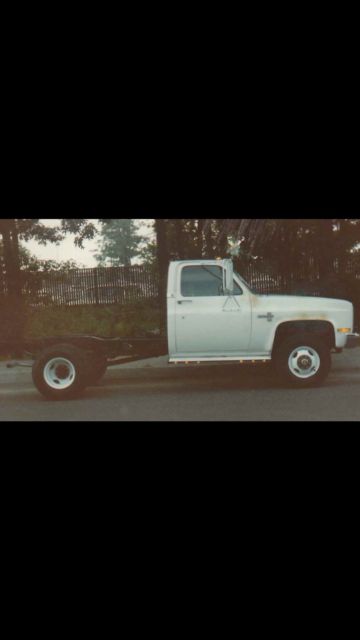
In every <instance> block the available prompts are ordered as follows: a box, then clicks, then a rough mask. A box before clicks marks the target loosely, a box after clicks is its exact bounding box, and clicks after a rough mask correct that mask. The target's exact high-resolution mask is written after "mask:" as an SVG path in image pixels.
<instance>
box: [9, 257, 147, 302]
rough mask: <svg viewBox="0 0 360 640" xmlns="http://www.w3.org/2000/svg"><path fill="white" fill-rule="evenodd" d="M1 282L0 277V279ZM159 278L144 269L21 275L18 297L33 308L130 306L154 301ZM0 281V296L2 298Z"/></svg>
mask: <svg viewBox="0 0 360 640" xmlns="http://www.w3.org/2000/svg"><path fill="white" fill-rule="evenodd" d="M0 280H1V278H0ZM158 282H159V278H158V275H157V273H156V271H155V270H153V269H152V268H149V267H145V266H134V267H106V268H96V269H73V270H71V271H69V272H66V273H60V272H51V273H40V272H37V273H29V272H25V271H24V272H22V294H23V296H24V298H26V299H27V300H28V301H29V303H30V305H31V306H33V307H49V306H82V305H112V304H131V303H136V302H142V301H146V300H155V299H156V298H157V297H158V295H159V285H158ZM6 293H7V292H6V286H5V281H4V279H2V286H1V285H0V295H1V294H3V295H6Z"/></svg>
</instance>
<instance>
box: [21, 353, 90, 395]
mask: <svg viewBox="0 0 360 640" xmlns="http://www.w3.org/2000/svg"><path fill="white" fill-rule="evenodd" d="M56 361H58V362H56ZM86 365H87V360H86V354H85V353H84V351H82V350H81V349H79V348H78V347H74V346H72V345H68V344H59V345H55V346H53V347H49V348H48V349H45V350H44V351H43V352H42V353H40V355H39V356H38V357H37V358H36V360H35V362H34V365H33V370H32V375H33V381H34V384H35V386H36V388H37V390H38V391H39V392H40V393H41V394H42V395H43V396H44V397H45V398H48V399H49V400H70V399H72V398H75V397H77V396H78V395H80V393H81V392H82V391H83V390H84V389H85V387H87V384H88V383H87V376H86V373H87V367H86ZM65 385H66V387H65Z"/></svg>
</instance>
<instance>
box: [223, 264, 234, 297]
mask: <svg viewBox="0 0 360 640" xmlns="http://www.w3.org/2000/svg"><path fill="white" fill-rule="evenodd" d="M223 266H224V294H225V295H228V296H232V295H233V293H234V265H233V261H232V260H224V264H223Z"/></svg>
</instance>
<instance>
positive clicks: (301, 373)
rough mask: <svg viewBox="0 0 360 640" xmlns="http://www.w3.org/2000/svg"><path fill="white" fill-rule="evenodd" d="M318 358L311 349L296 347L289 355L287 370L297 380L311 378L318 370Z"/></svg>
mask: <svg viewBox="0 0 360 640" xmlns="http://www.w3.org/2000/svg"><path fill="white" fill-rule="evenodd" d="M320 365H321V360H320V356H319V354H318V353H317V351H316V350H315V349H313V348H312V347H297V348H296V349H294V351H293V352H292V353H291V354H290V357H289V369H290V371H291V373H292V374H293V375H294V376H296V377H297V378H302V379H303V380H306V379H307V378H312V377H313V376H315V375H316V374H317V372H318V371H319V369H320Z"/></svg>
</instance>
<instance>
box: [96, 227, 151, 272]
mask: <svg viewBox="0 0 360 640" xmlns="http://www.w3.org/2000/svg"><path fill="white" fill-rule="evenodd" d="M100 233H101V241H100V243H99V249H100V252H99V254H98V255H97V256H96V258H97V260H98V261H99V264H100V265H102V266H105V265H106V264H110V266H112V267H119V266H125V267H130V266H131V261H132V259H133V258H135V257H136V256H138V255H139V252H140V244H141V243H142V242H143V238H142V236H140V235H139V233H138V230H137V227H136V223H135V220H132V219H111V220H101V232H100Z"/></svg>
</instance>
